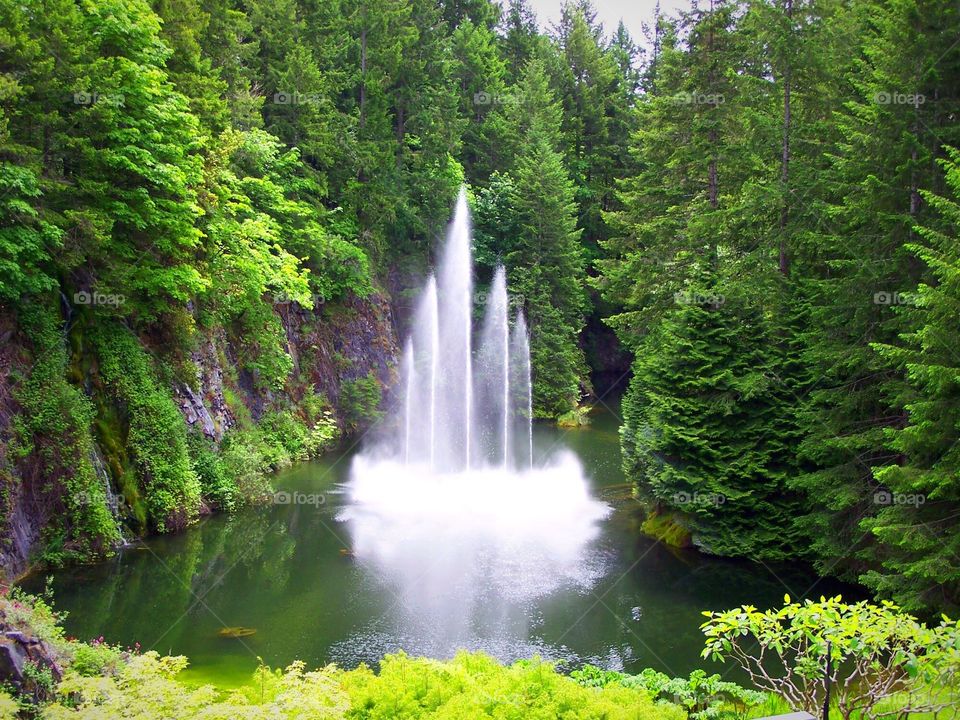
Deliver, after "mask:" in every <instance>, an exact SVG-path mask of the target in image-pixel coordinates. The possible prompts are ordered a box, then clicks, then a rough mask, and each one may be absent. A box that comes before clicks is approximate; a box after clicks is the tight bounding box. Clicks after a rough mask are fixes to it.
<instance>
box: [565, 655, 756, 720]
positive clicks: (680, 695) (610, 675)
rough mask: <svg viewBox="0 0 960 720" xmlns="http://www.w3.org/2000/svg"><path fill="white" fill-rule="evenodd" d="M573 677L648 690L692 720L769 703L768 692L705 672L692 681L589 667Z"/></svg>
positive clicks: (737, 714)
mask: <svg viewBox="0 0 960 720" xmlns="http://www.w3.org/2000/svg"><path fill="white" fill-rule="evenodd" d="M570 677H572V678H573V679H575V680H576V681H577V682H579V683H580V684H581V685H585V686H587V687H607V686H608V685H610V684H619V685H623V686H624V687H631V688H640V689H643V690H646V691H648V692H649V693H650V695H651V697H652V698H653V699H654V700H656V701H658V702H661V703H669V704H671V705H677V706H679V707H681V708H683V710H684V711H685V712H686V713H687V715H688V716H689V717H690V718H691V719H692V720H720V719H721V718H722V719H727V718H729V719H735V718H742V717H744V716H745V714H746V712H747V711H748V710H749V709H751V708H755V707H757V706H759V705H762V704H763V703H764V701H765V700H766V695H764V693H760V692H756V691H755V690H748V689H746V688H743V687H740V686H739V685H737V684H736V683H732V682H726V681H724V680H722V679H721V678H720V675H707V674H706V673H705V672H704V671H703V670H694V671H693V672H692V673H690V677H689V678H671V677H669V676H668V675H664V674H663V673H661V672H657V671H656V670H653V669H652V668H647V669H646V670H644V671H643V672H641V673H640V674H639V675H627V674H625V673H621V672H616V671H613V670H602V669H601V668H598V667H595V666H593V665H587V666H585V667H584V668H582V669H581V670H575V671H573V672H572V673H570Z"/></svg>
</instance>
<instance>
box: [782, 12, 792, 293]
mask: <svg viewBox="0 0 960 720" xmlns="http://www.w3.org/2000/svg"><path fill="white" fill-rule="evenodd" d="M786 10H787V22H788V23H790V27H789V28H788V35H787V36H788V37H790V35H791V34H792V30H793V26H792V22H793V0H787V8H786ZM791 49H792V48H791ZM790 75H791V72H790V60H789V59H788V60H787V61H786V67H784V69H783V148H782V154H781V157H780V186H781V188H782V191H783V207H782V208H781V209H780V273H781V274H783V275H788V274H789V273H790V261H789V259H788V258H787V218H788V215H789V207H790V188H789V181H790V119H791V118H790V80H791V77H790Z"/></svg>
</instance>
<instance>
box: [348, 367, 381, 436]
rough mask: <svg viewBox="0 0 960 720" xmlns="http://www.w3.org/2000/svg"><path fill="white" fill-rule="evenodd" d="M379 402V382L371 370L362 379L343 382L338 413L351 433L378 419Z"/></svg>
mask: <svg viewBox="0 0 960 720" xmlns="http://www.w3.org/2000/svg"><path fill="white" fill-rule="evenodd" d="M380 401H381V390H380V381H379V380H378V379H377V376H376V374H375V373H374V372H373V370H371V371H370V372H369V373H367V374H366V375H365V376H364V377H359V378H356V379H354V380H345V381H344V383H343V386H342V387H341V388H340V411H341V413H343V418H344V421H345V422H346V424H347V427H348V428H349V429H350V430H351V431H353V432H356V431H357V430H359V429H360V428H362V427H366V426H368V425H370V424H371V423H374V422H376V421H377V420H379V419H380V416H381V413H380Z"/></svg>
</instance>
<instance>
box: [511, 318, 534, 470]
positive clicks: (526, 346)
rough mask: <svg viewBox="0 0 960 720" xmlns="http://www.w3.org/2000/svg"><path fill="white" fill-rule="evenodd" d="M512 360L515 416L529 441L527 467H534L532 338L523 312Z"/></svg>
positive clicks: (513, 341)
mask: <svg viewBox="0 0 960 720" xmlns="http://www.w3.org/2000/svg"><path fill="white" fill-rule="evenodd" d="M510 358H511V361H512V363H511V369H510V374H511V376H512V379H513V381H512V384H511V386H512V387H513V388H514V389H515V390H514V393H513V397H514V398H515V400H514V403H513V405H514V408H513V412H514V416H515V417H516V418H518V420H517V427H518V430H520V431H521V432H520V435H521V437H524V438H525V439H526V441H527V443H526V444H527V448H526V450H527V452H526V455H527V467H530V468H532V467H533V383H532V382H531V377H530V375H531V373H530V337H529V335H528V334H527V322H526V320H525V319H524V317H523V311H522V310H519V311H518V312H517V320H516V323H514V326H513V335H512V337H511V339H510Z"/></svg>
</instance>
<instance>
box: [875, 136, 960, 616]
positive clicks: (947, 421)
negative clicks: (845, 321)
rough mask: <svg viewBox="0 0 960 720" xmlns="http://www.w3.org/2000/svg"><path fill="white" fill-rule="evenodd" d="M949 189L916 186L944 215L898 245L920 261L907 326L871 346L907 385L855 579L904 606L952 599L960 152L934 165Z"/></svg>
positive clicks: (958, 448)
mask: <svg viewBox="0 0 960 720" xmlns="http://www.w3.org/2000/svg"><path fill="white" fill-rule="evenodd" d="M944 165H945V167H946V180H947V184H948V186H949V188H950V190H951V192H950V196H949V197H940V196H937V195H935V194H933V193H928V192H925V193H923V197H924V199H925V200H926V201H927V202H928V203H929V204H930V206H931V207H933V208H934V209H935V210H936V211H937V212H938V213H939V214H940V216H941V218H942V220H943V221H945V223H946V227H944V228H943V229H940V226H939V224H938V225H936V226H932V227H926V228H923V227H921V228H918V232H919V235H920V237H919V238H917V241H916V242H914V243H910V244H909V245H908V246H907V248H908V249H909V250H910V251H912V252H914V253H916V255H917V256H918V257H919V258H920V259H921V260H923V262H924V263H925V264H926V265H927V267H929V268H930V271H931V274H932V278H931V280H930V281H929V282H925V283H923V284H921V285H920V287H919V290H918V291H917V293H916V295H915V296H912V297H911V298H910V300H911V303H910V304H908V305H906V306H905V307H904V308H903V313H902V314H903V315H904V316H905V319H906V320H907V325H908V327H910V328H911V329H910V331H908V332H905V333H903V334H902V335H901V342H900V343H898V344H897V345H878V346H877V347H876V349H877V350H878V351H879V353H880V354H881V356H882V357H883V358H884V359H886V360H888V361H889V362H892V363H893V364H894V365H895V366H896V367H897V368H900V369H902V371H903V372H905V374H906V377H907V385H906V386H905V387H903V388H902V389H901V391H900V392H899V393H898V396H897V398H896V400H897V405H898V406H899V407H903V408H904V410H905V411H906V418H905V422H904V423H902V424H901V425H900V426H897V427H894V428H891V429H890V430H888V431H887V433H886V437H887V443H888V448H889V450H890V451H891V452H893V453H895V454H896V457H897V459H898V460H897V462H896V464H890V465H885V466H883V467H880V468H878V469H876V470H875V477H876V480H877V482H879V483H880V484H881V487H880V488H879V489H878V490H877V492H876V494H875V496H874V497H875V500H876V501H878V502H879V504H880V505H881V507H880V509H879V512H878V513H877V516H876V517H875V518H870V519H869V520H868V521H866V522H865V523H864V529H867V530H869V531H870V532H872V534H873V535H874V536H875V537H876V538H877V540H878V541H879V542H880V543H881V545H882V552H881V555H880V557H881V561H882V566H881V567H877V568H875V569H872V570H870V571H868V572H867V573H865V575H864V576H863V580H864V581H865V582H866V584H867V585H868V586H870V587H871V588H873V589H874V590H875V591H877V592H878V593H880V594H882V595H885V596H890V597H892V598H893V599H894V600H895V601H896V602H897V603H899V604H901V605H903V606H904V607H906V608H909V609H911V610H923V609H924V608H927V607H937V608H940V609H942V610H943V611H944V612H955V611H956V609H957V607H958V606H960V559H958V558H960V532H958V530H957V523H956V517H957V515H958V513H960V355H958V353H960V351H958V348H957V337H958V336H960V324H958V318H960V242H958V236H957V229H958V228H960V152H958V151H957V150H951V151H950V159H949V160H948V161H946V162H945V163H944Z"/></svg>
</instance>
